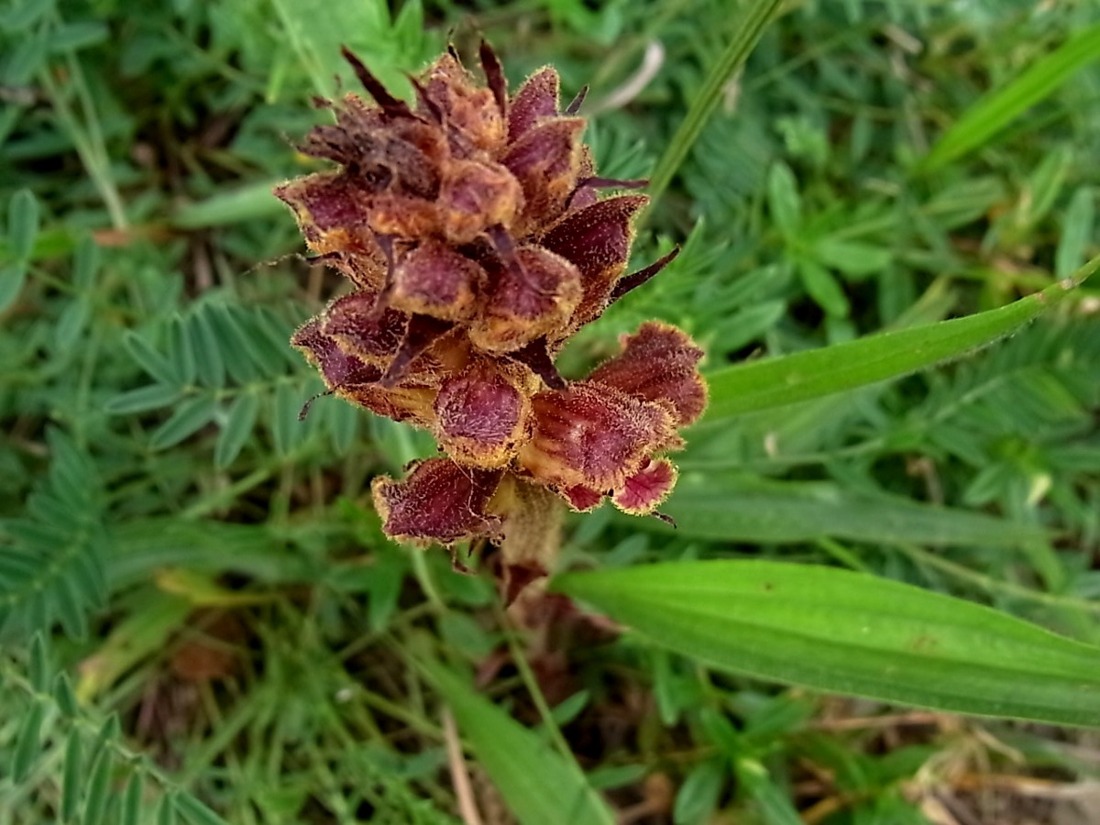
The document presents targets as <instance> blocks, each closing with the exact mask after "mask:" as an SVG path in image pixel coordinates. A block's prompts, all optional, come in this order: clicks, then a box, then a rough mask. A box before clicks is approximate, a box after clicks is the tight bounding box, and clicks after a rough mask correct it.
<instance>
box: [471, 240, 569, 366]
mask: <svg viewBox="0 0 1100 825" xmlns="http://www.w3.org/2000/svg"><path fill="white" fill-rule="evenodd" d="M489 275H490V280H491V281H492V282H494V283H493V287H492V292H491V294H490V295H489V296H488V300H487V301H486V304H485V306H484V308H483V310H482V313H481V316H480V317H479V318H478V319H477V322H476V323H475V324H474V325H473V326H472V327H471V329H470V340H471V341H473V342H474V344H475V345H476V346H478V347H480V348H481V349H483V350H486V351H488V352H493V353H506V352H512V351H514V350H518V349H520V348H522V347H524V346H526V345H527V344H528V343H530V342H531V341H534V340H536V339H538V338H541V337H543V336H545V335H547V334H548V333H550V332H552V331H554V330H557V329H560V328H561V327H563V326H564V325H565V324H566V323H567V321H568V320H569V318H570V316H571V315H572V314H573V310H574V308H575V307H576V306H577V301H579V300H580V298H581V283H580V276H579V275H578V273H577V268H576V267H575V266H573V264H571V263H569V261H567V260H565V259H563V258H561V257H559V256H557V255H554V254H553V253H551V252H547V251H546V250H545V249H541V248H540V247H537V246H527V247H521V248H520V249H517V250H515V252H514V259H513V265H512V266H505V267H502V268H500V269H499V270H496V271H490V273H489Z"/></svg>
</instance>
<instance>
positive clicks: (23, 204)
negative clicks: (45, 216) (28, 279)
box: [8, 189, 38, 263]
mask: <svg viewBox="0 0 1100 825" xmlns="http://www.w3.org/2000/svg"><path fill="white" fill-rule="evenodd" d="M37 234H38V200H37V199H36V198H35V197H34V193H32V192H31V191H30V190H29V189H20V190H19V191H18V192H16V193H15V194H14V195H12V197H11V201H10V203H9V204H8V251H9V252H10V253H11V256H12V257H13V258H14V259H15V260H17V261H20V262H23V263H25V262H26V261H27V260H28V259H29V258H30V256H31V249H32V248H33V247H34V238H35V236H36V235H37Z"/></svg>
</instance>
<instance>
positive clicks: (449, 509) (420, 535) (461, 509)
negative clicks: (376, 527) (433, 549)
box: [371, 458, 501, 544]
mask: <svg viewBox="0 0 1100 825" xmlns="http://www.w3.org/2000/svg"><path fill="white" fill-rule="evenodd" d="M500 478H501V471H499V470H475V469H471V468H469V467H459V466H458V465H457V464H455V463H454V462H453V461H450V460H448V459H445V458H429V459H427V460H425V461H421V462H418V463H416V464H414V465H413V466H412V468H411V470H410V471H409V473H408V475H407V476H406V477H405V478H404V479H403V480H401V481H394V480H393V479H391V478H388V477H385V476H383V477H380V478H376V479H375V480H374V483H373V484H372V485H371V491H372V493H373V494H374V504H375V507H376V508H377V509H378V513H379V515H380V516H381V517H382V529H383V531H384V532H385V533H386V535H387V536H389V537H390V538H394V539H402V540H406V541H417V542H425V543H427V542H433V541H434V542H440V543H442V544H452V543H454V542H456V541H460V540H462V539H467V538H474V537H477V536H489V535H494V534H496V533H497V532H498V530H499V528H500V518H499V517H498V516H495V515H492V514H490V513H489V512H488V511H487V509H486V508H487V506H488V504H489V500H490V499H491V498H492V497H493V493H495V492H496V489H497V485H498V484H499V483H500Z"/></svg>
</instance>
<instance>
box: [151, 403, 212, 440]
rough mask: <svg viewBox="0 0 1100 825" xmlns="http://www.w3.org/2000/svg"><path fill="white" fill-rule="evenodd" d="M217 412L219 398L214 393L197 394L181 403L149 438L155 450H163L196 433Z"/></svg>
mask: <svg viewBox="0 0 1100 825" xmlns="http://www.w3.org/2000/svg"><path fill="white" fill-rule="evenodd" d="M216 412H217V400H216V399H215V398H214V396H212V395H197V396H195V397H193V398H189V399H188V400H186V401H184V402H183V403H181V404H180V405H179V406H178V407H177V408H176V411H175V412H174V413H173V414H172V417H171V418H169V419H168V420H167V421H165V422H164V423H163V424H161V425H160V427H158V428H157V430H156V432H154V433H153V435H152V437H151V438H150V439H149V446H150V447H152V448H153V449H154V450H163V449H166V448H168V447H172V446H174V445H176V444H179V443H180V442H181V441H183V440H184V439H185V438H187V437H188V436H190V435H194V434H195V433H196V432H198V431H199V430H201V429H202V428H203V427H205V426H206V425H207V424H209V423H210V422H211V421H212V420H213V418H214V414H215V413H216Z"/></svg>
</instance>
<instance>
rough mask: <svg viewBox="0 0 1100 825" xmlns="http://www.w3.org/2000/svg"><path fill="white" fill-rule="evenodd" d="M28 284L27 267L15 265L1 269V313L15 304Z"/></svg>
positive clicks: (19, 264)
mask: <svg viewBox="0 0 1100 825" xmlns="http://www.w3.org/2000/svg"><path fill="white" fill-rule="evenodd" d="M26 283H27V267H26V265H25V264H21V263H14V264H8V265H7V266H2V267H0V312H3V311H4V310H5V309H7V308H8V307H10V306H11V305H12V304H14V303H15V299H16V298H18V297H19V293H21V292H22V291H23V286H24V285H25V284H26Z"/></svg>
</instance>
